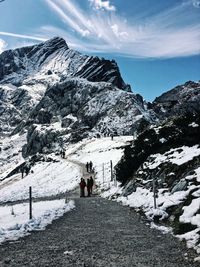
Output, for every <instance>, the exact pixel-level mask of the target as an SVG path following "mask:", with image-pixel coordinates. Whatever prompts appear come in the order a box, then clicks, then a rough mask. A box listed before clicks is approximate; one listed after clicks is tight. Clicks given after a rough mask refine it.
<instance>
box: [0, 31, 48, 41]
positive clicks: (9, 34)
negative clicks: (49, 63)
mask: <svg viewBox="0 0 200 267" xmlns="http://www.w3.org/2000/svg"><path fill="white" fill-rule="evenodd" d="M0 35H3V36H10V37H17V38H22V39H30V40H36V41H46V40H47V39H46V38H43V37H39V36H36V35H32V36H31V35H25V34H17V33H13V32H0Z"/></svg>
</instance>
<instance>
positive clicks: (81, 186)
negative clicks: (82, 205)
mask: <svg viewBox="0 0 200 267" xmlns="http://www.w3.org/2000/svg"><path fill="white" fill-rule="evenodd" d="M79 185H80V197H85V187H86V182H85V180H84V179H83V178H81V182H80V183H79Z"/></svg>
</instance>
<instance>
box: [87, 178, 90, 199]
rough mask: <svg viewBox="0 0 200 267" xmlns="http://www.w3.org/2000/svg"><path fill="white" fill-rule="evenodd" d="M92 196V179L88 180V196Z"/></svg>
mask: <svg viewBox="0 0 200 267" xmlns="http://www.w3.org/2000/svg"><path fill="white" fill-rule="evenodd" d="M90 195H91V182H90V179H89V178H88V179H87V196H88V197H90Z"/></svg>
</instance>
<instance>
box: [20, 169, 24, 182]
mask: <svg viewBox="0 0 200 267" xmlns="http://www.w3.org/2000/svg"><path fill="white" fill-rule="evenodd" d="M20 171H21V174H22V179H23V178H24V167H21V168H20Z"/></svg>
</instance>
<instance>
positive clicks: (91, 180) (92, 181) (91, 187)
mask: <svg viewBox="0 0 200 267" xmlns="http://www.w3.org/2000/svg"><path fill="white" fill-rule="evenodd" d="M93 185H94V180H93V178H92V176H90V193H91V194H92V189H93Z"/></svg>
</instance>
